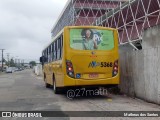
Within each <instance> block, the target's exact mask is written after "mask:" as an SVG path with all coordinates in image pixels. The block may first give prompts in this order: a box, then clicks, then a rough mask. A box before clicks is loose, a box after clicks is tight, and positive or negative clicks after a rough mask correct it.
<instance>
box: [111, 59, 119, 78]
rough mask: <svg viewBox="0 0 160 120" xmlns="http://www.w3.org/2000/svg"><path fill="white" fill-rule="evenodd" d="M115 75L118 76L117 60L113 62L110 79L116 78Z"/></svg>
mask: <svg viewBox="0 0 160 120" xmlns="http://www.w3.org/2000/svg"><path fill="white" fill-rule="evenodd" d="M117 74H118V60H116V61H115V62H114V65H113V72H112V77H114V76H116V75H117Z"/></svg>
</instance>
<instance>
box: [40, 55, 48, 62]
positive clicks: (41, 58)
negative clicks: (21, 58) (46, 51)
mask: <svg viewBox="0 0 160 120" xmlns="http://www.w3.org/2000/svg"><path fill="white" fill-rule="evenodd" d="M39 61H40V62H41V63H42V64H44V63H45V62H46V61H47V59H46V57H45V56H42V57H40V59H39Z"/></svg>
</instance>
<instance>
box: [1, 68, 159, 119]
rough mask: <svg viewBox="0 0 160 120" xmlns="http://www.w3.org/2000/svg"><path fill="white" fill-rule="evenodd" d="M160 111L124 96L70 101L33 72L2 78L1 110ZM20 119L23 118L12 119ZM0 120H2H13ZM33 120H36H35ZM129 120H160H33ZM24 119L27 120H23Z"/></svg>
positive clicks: (149, 104) (84, 98) (157, 107)
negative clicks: (45, 84)
mask: <svg viewBox="0 0 160 120" xmlns="http://www.w3.org/2000/svg"><path fill="white" fill-rule="evenodd" d="M12 110H13V111H31V110H32V111H34V110H42V111H160V106H158V105H155V104H151V103H146V102H144V101H142V100H138V99H132V98H129V97H127V96H124V95H113V94H111V95H110V96H107V95H104V96H88V97H78V98H75V99H68V98H67V95H66V94H64V95H55V94H54V93H53V91H52V89H47V88H45V86H44V82H43V80H42V78H41V77H37V76H35V75H34V74H33V73H32V70H24V71H20V72H15V73H13V74H1V75H0V111H12ZM12 119H13V120H21V119H22V118H17V119H16V118H12ZM12 119H11V118H8V119H7V118H3V119H2V118H0V120H12ZM32 119H33V118H32ZM53 119H55V120H69V119H71V120H73V119H76V120H77V119H78V120H83V119H84V120H85V119H87V120H93V119H96V120H106V119H114V120H124V119H125V120H128V119H136V120H137V119H148V120H150V119H153V120H154V119H157V118H133V117H132V118H124V117H123V118H89V117H88V118H73V117H72V118H42V119H40V118H35V119H33V120H53ZM23 120H28V119H27V118H23Z"/></svg>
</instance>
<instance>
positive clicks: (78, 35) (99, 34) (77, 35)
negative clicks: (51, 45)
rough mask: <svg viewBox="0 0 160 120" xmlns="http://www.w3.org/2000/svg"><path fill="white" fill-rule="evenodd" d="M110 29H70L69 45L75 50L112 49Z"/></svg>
mask: <svg viewBox="0 0 160 120" xmlns="http://www.w3.org/2000/svg"><path fill="white" fill-rule="evenodd" d="M113 34H114V33H113V31H112V30H99V29H87V28H85V29H70V47H71V48H72V49H76V50H112V49H113V48H114V37H113V36H114V35H113Z"/></svg>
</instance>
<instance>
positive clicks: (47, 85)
mask: <svg viewBox="0 0 160 120" xmlns="http://www.w3.org/2000/svg"><path fill="white" fill-rule="evenodd" d="M44 82H45V86H46V88H50V84H48V83H47V78H46V74H45V73H44Z"/></svg>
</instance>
